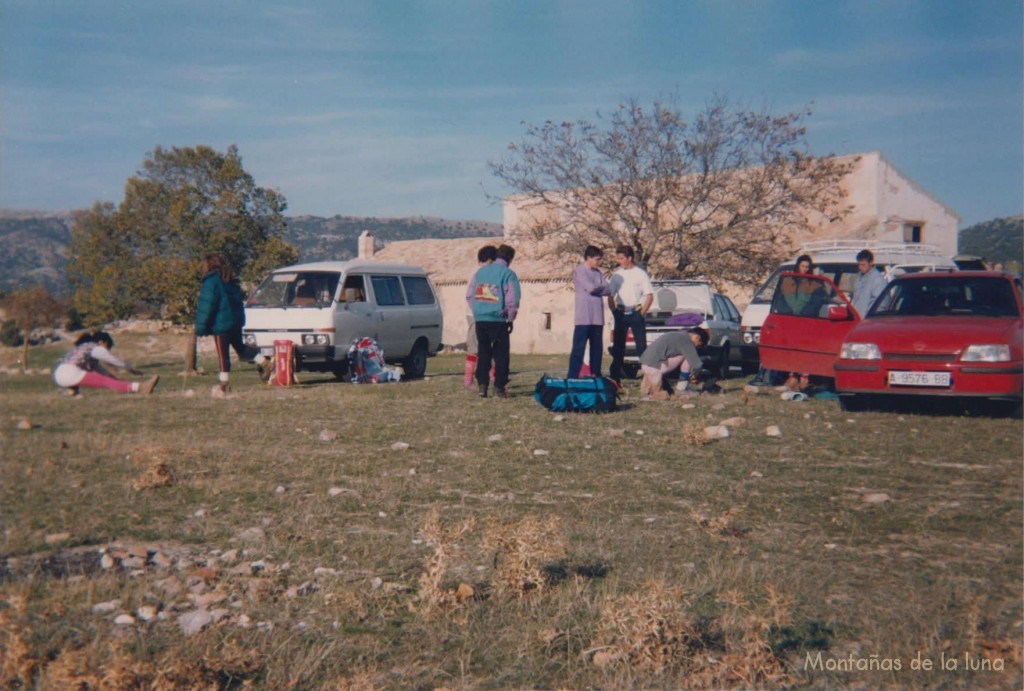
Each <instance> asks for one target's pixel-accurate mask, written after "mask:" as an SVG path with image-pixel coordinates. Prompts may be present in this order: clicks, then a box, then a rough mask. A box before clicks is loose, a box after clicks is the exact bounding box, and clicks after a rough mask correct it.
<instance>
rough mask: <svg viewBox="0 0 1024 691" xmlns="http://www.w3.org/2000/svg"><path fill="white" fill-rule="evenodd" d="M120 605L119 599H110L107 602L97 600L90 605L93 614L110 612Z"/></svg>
mask: <svg viewBox="0 0 1024 691" xmlns="http://www.w3.org/2000/svg"><path fill="white" fill-rule="evenodd" d="M120 606H121V601H120V600H110V601H108V602H97V603H96V604H95V605H93V606H92V613H93V614H110V613H111V612H114V611H116V610H117V609H118V608H119V607H120Z"/></svg>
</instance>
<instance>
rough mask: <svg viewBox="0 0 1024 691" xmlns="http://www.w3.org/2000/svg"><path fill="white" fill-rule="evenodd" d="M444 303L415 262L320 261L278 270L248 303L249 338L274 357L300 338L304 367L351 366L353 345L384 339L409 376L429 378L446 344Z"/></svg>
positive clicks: (337, 369) (341, 369)
mask: <svg viewBox="0 0 1024 691" xmlns="http://www.w3.org/2000/svg"><path fill="white" fill-rule="evenodd" d="M442 327H443V321H442V316H441V306H440V304H439V303H438V301H437V296H436V294H435V293H434V288H433V286H432V285H431V284H430V280H429V279H428V278H427V274H426V272H425V271H424V270H423V269H422V268H420V267H418V266H412V265H409V264H386V263H382V262H374V261H362V260H353V261H347V262H316V263H311V264H296V265H294V266H285V267H281V268H279V269H275V270H274V271H273V272H272V273H271V274H270V275H269V276H267V278H266V279H264V280H263V282H262V283H260V285H259V286H258V287H257V288H256V290H255V291H253V293H252V295H251V296H250V297H249V299H248V300H246V303H245V328H244V329H243V332H242V334H243V341H244V342H245V344H246V345H247V346H250V347H255V348H259V349H260V351H261V352H262V353H263V354H264V355H267V356H270V357H272V356H273V353H274V341H277V340H289V341H291V342H292V343H294V344H295V345H294V351H295V359H296V369H298V370H307V371H314V372H333V373H334V375H335V376H336V377H337V378H339V379H342V378H344V377H345V375H346V374H347V372H348V361H347V359H346V356H347V354H348V349H349V346H350V345H351V344H352V341H353V340H355V339H357V338H363V337H366V336H369V337H370V338H373V339H374V340H376V341H377V343H378V344H379V345H380V347H381V349H382V350H383V351H384V358H385V359H386V360H387V361H388V362H392V363H399V364H401V365H402V367H403V369H404V376H405V377H406V378H407V379H409V378H411V379H415V378H419V377H422V376H423V374H424V372H426V369H427V356H428V355H432V354H434V353H436V352H437V351H439V350H440V349H441V333H442V331H443V328H442Z"/></svg>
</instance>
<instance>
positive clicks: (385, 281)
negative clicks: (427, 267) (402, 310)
mask: <svg viewBox="0 0 1024 691" xmlns="http://www.w3.org/2000/svg"><path fill="white" fill-rule="evenodd" d="M370 284H371V285H373V296H374V298H375V299H376V300H377V304H378V305H379V306H381V307H389V306H391V307H393V306H395V305H404V304H405V297H404V296H403V295H402V284H401V283H399V281H398V276H370Z"/></svg>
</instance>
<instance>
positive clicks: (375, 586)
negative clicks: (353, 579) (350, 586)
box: [370, 576, 384, 590]
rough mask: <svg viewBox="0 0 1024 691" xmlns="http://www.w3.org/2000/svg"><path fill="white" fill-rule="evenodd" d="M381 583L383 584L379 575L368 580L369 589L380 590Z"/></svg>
mask: <svg viewBox="0 0 1024 691" xmlns="http://www.w3.org/2000/svg"><path fill="white" fill-rule="evenodd" d="M382 585H384V580H383V579H382V578H381V577H380V576H377V577H376V578H374V579H373V580H372V581H370V590H380V588H381V586H382Z"/></svg>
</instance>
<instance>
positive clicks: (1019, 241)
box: [960, 216, 1024, 267]
mask: <svg viewBox="0 0 1024 691" xmlns="http://www.w3.org/2000/svg"><path fill="white" fill-rule="evenodd" d="M960 254H974V255H978V256H981V257H984V258H985V259H987V260H988V261H989V262H999V263H1000V264H1003V265H1004V266H1006V265H1007V264H1009V263H1010V262H1016V263H1017V266H1018V267H1019V266H1020V263H1021V261H1024V216H1013V217H1010V218H994V219H992V220H991V221H984V222H982V223H977V224H975V225H973V226H971V227H970V228H964V229H963V230H961V231H960Z"/></svg>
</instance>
